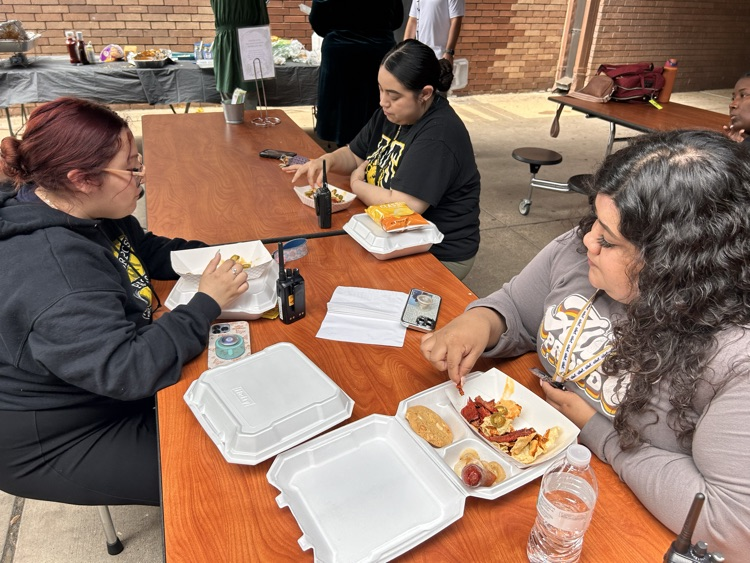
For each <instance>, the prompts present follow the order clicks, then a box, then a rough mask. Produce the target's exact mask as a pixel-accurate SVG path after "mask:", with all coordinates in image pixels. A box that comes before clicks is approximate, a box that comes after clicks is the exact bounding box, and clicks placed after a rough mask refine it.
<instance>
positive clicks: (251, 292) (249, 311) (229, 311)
mask: <svg viewBox="0 0 750 563" xmlns="http://www.w3.org/2000/svg"><path fill="white" fill-rule="evenodd" d="M273 265H274V266H275V265H276V264H275V263H273ZM277 279H279V272H278V269H277V268H275V267H272V266H270V265H269V264H266V265H265V266H264V272H263V273H262V274H261V276H260V277H259V278H255V279H248V280H247V283H248V289H247V291H246V292H245V293H243V294H242V295H240V296H239V297H238V298H237V299H235V300H234V301H232V303H230V304H229V307H227V308H225V309H222V311H221V314H220V315H219V319H230V320H235V321H236V320H245V321H252V320H254V319H258V318H260V317H261V315H262V314H263V313H265V312H266V311H270V310H271V309H273V308H274V307H275V306H276V303H277V297H276V280H277ZM199 283H200V278H197V279H196V278H194V277H192V276H190V277H181V278H180V279H178V280H177V283H175V285H174V287H173V288H172V291H170V292H169V295H168V296H167V299H166V301H165V302H164V304H165V305H166V306H167V307H168V308H170V309H174V308H175V307H177V306H178V305H185V304H186V303H187V302H188V301H190V300H191V299H192V298H193V295H195V293H196V292H197V291H198V284H199Z"/></svg>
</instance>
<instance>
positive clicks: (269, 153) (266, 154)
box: [260, 149, 297, 160]
mask: <svg viewBox="0 0 750 563" xmlns="http://www.w3.org/2000/svg"><path fill="white" fill-rule="evenodd" d="M260 156H262V157H263V158H275V159H277V160H278V159H280V158H281V157H284V156H288V157H290V158H291V157H293V156H297V153H296V152H292V151H280V150H277V149H264V150H262V151H260Z"/></svg>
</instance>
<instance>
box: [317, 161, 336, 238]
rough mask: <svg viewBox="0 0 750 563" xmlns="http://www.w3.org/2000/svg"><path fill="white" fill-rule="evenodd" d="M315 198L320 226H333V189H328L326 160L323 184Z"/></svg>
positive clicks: (327, 227)
mask: <svg viewBox="0 0 750 563" xmlns="http://www.w3.org/2000/svg"><path fill="white" fill-rule="evenodd" d="M313 199H314V200H315V214H316V215H317V216H318V226H319V227H320V228H321V229H330V228H331V213H332V212H333V211H332V208H331V190H329V189H328V176H327V175H326V161H325V160H324V161H323V185H322V186H320V187H319V188H318V189H317V190H315V193H314V194H313Z"/></svg>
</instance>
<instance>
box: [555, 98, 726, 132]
mask: <svg viewBox="0 0 750 563" xmlns="http://www.w3.org/2000/svg"><path fill="white" fill-rule="evenodd" d="M549 100H550V101H553V102H555V103H557V104H561V105H564V106H567V107H570V108H571V109H573V110H575V111H580V112H581V113H585V114H587V115H590V116H593V117H598V118H599V119H603V120H605V121H610V122H612V123H616V124H617V125H622V126H624V127H629V128H630V129H635V130H636V131H641V132H643V133H647V132H650V131H671V130H672V129H713V130H716V131H721V128H722V126H723V125H728V124H729V117H728V115H726V114H722V113H718V112H715V111H709V110H705V109H701V108H696V107H692V106H686V105H683V104H678V103H676V102H667V103H664V104H661V106H662V109H657V108H655V107H654V106H653V105H651V104H649V103H643V104H630V103H623V102H612V101H610V102H607V103H603V104H602V103H597V102H588V101H585V100H579V99H578V98H572V97H570V96H551V97H550V98H549Z"/></svg>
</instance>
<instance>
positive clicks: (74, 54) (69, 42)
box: [65, 31, 81, 65]
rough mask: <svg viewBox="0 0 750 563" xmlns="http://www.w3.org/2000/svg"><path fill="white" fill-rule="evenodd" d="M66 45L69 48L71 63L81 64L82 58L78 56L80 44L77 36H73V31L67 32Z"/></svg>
mask: <svg viewBox="0 0 750 563" xmlns="http://www.w3.org/2000/svg"><path fill="white" fill-rule="evenodd" d="M65 46H66V47H67V48H68V56H69V57H70V64H72V65H79V64H81V59H79V58H78V45H77V43H76V38H75V37H74V36H73V32H72V31H66V32H65Z"/></svg>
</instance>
